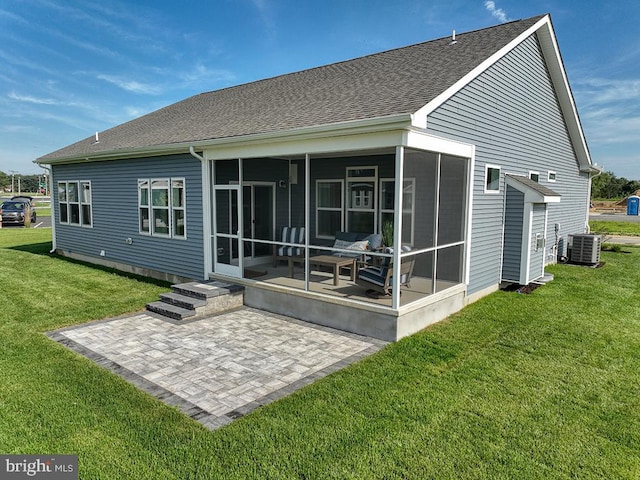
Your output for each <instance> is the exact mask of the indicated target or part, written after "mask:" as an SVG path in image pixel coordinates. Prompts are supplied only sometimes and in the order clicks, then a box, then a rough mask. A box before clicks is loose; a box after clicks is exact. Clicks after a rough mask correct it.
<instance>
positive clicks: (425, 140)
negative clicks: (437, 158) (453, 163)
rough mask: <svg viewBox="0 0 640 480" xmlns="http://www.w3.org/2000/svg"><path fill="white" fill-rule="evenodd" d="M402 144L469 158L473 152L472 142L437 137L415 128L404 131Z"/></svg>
mask: <svg viewBox="0 0 640 480" xmlns="http://www.w3.org/2000/svg"><path fill="white" fill-rule="evenodd" d="M402 145H404V146H405V147H409V148H417V149H419V150H427V151H430V152H438V153H443V154H445V155H453V156H456V157H464V158H471V157H472V156H473V155H474V153H475V146H474V145H473V144H470V143H464V142H459V141H456V140H450V139H448V138H443V137H438V136H436V135H432V134H430V133H425V132H424V131H420V130H416V129H411V130H408V131H406V132H405V139H404V141H403V143H402Z"/></svg>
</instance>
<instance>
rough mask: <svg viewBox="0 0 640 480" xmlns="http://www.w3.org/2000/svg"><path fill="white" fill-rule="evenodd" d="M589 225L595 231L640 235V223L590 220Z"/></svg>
mask: <svg viewBox="0 0 640 480" xmlns="http://www.w3.org/2000/svg"><path fill="white" fill-rule="evenodd" d="M589 226H590V227H591V231H592V232H593V233H601V234H609V235H630V236H640V223H634V222H608V221H590V222H589Z"/></svg>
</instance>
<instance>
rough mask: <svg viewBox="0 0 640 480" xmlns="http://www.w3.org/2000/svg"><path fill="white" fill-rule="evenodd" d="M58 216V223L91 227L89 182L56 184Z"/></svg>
mask: <svg viewBox="0 0 640 480" xmlns="http://www.w3.org/2000/svg"><path fill="white" fill-rule="evenodd" d="M58 215H59V221H60V223H64V224H67V225H78V226H82V227H91V226H93V215H92V204H91V182H90V181H88V180H82V181H64V182H58Z"/></svg>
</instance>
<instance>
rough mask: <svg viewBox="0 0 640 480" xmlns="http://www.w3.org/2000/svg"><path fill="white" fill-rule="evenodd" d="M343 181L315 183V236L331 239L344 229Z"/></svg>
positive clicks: (319, 181)
mask: <svg viewBox="0 0 640 480" xmlns="http://www.w3.org/2000/svg"><path fill="white" fill-rule="evenodd" d="M343 191H344V180H318V181H316V211H317V214H316V236H317V237H318V238H333V237H334V236H335V233H336V232H338V231H341V230H343V227H344V214H343V212H344V198H343V194H342V192H343Z"/></svg>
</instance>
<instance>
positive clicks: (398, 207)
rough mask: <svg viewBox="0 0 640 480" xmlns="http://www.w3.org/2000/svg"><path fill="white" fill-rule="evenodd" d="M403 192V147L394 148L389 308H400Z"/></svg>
mask: <svg viewBox="0 0 640 480" xmlns="http://www.w3.org/2000/svg"><path fill="white" fill-rule="evenodd" d="M403 190H404V147H402V146H398V147H396V174H395V191H394V196H395V199H394V202H393V205H394V207H393V208H394V212H395V214H394V216H393V285H392V287H391V288H392V290H391V294H392V299H391V306H392V308H394V309H398V308H400V253H401V252H402V244H401V242H402V192H403Z"/></svg>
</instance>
